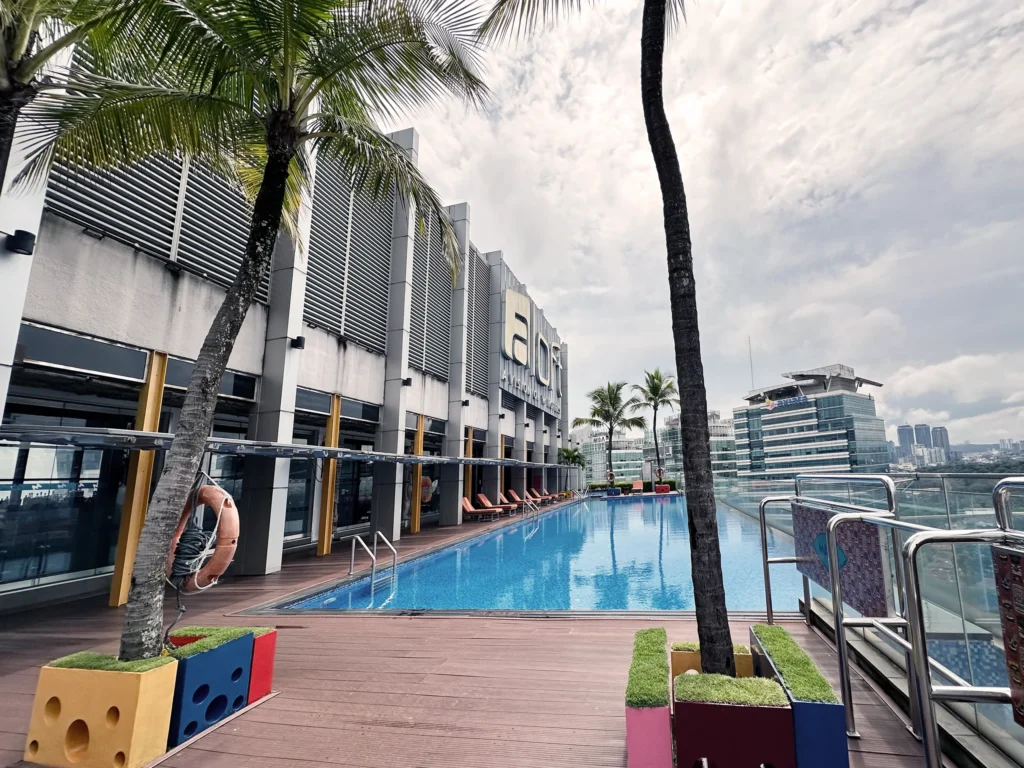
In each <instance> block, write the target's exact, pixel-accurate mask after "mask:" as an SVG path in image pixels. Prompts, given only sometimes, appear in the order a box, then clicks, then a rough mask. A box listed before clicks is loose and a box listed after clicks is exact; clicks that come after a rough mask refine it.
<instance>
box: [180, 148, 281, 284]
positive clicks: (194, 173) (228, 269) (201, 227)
mask: <svg viewBox="0 0 1024 768" xmlns="http://www.w3.org/2000/svg"><path fill="white" fill-rule="evenodd" d="M250 216H251V207H250V205H249V203H248V201H247V200H246V199H245V197H244V196H243V195H242V193H241V192H240V191H239V190H237V189H235V188H234V187H233V186H232V185H231V184H229V183H228V182H226V181H225V180H224V179H222V178H220V177H219V176H216V175H215V174H213V173H211V172H210V171H209V170H207V169H205V168H203V167H201V166H200V165H198V164H193V165H192V166H191V168H189V173H188V186H187V188H186V190H185V207H184V211H183V212H182V219H181V237H180V241H179V244H178V261H179V262H181V263H182V264H183V265H185V266H187V267H190V268H191V269H192V270H194V271H196V272H198V273H200V274H201V275H203V276H204V277H205V278H206V279H208V280H211V281H212V282H215V283H217V284H218V285H222V286H224V287H225V288H226V287H228V286H229V285H231V282H232V281H233V280H234V279H235V275H236V274H237V273H238V268H239V266H240V265H241V264H242V258H243V257H244V255H245V243H246V240H247V239H248V235H249V219H250ZM269 284H270V269H269V268H268V269H267V274H265V275H264V276H263V283H262V285H261V286H260V289H259V291H258V292H257V294H256V299H257V300H258V301H263V302H265V301H267V298H268V295H269Z"/></svg>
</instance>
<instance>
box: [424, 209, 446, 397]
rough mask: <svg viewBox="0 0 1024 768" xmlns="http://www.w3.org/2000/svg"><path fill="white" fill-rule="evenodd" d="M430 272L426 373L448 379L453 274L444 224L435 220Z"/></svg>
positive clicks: (428, 282)
mask: <svg viewBox="0 0 1024 768" xmlns="http://www.w3.org/2000/svg"><path fill="white" fill-rule="evenodd" d="M429 266H430V273H429V280H428V281H427V308H426V309H427V312H426V338H427V341H426V350H424V361H425V364H424V368H425V369H426V371H427V373H429V374H432V375H434V376H436V377H437V378H439V379H441V380H442V381H448V356H449V352H450V347H451V339H450V334H451V324H452V273H451V270H450V269H448V260H447V259H446V258H445V257H444V243H443V241H442V239H441V226H440V224H439V222H438V221H437V220H436V219H435V220H434V221H432V222H431V227H430V265H429Z"/></svg>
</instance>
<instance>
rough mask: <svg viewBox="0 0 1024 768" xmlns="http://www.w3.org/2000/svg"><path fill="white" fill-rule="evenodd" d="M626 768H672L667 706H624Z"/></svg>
mask: <svg viewBox="0 0 1024 768" xmlns="http://www.w3.org/2000/svg"><path fill="white" fill-rule="evenodd" d="M626 756H627V760H626V764H627V768H672V715H671V714H669V709H668V707H653V708H651V709H635V708H633V707H626Z"/></svg>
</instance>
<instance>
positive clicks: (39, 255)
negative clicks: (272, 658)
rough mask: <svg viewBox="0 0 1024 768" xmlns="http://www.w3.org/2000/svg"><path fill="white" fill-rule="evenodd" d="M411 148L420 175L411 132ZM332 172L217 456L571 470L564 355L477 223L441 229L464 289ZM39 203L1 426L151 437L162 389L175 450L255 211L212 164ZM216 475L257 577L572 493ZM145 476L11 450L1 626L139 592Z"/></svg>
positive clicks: (15, 302)
mask: <svg viewBox="0 0 1024 768" xmlns="http://www.w3.org/2000/svg"><path fill="white" fill-rule="evenodd" d="M394 138H395V141H396V142H398V143H399V144H400V145H402V146H404V147H405V148H406V149H407V151H408V152H409V153H410V155H411V157H412V158H413V160H415V159H416V158H417V154H418V136H417V134H416V133H415V131H413V130H405V131H402V132H399V133H397V134H395V135H394ZM316 165H317V167H316V169H315V171H316V173H315V184H314V187H313V190H312V197H311V205H310V206H309V208H308V211H307V213H308V215H307V216H306V218H305V220H304V221H303V222H302V224H301V227H302V229H301V232H300V238H299V242H301V243H303V244H304V246H303V247H300V246H297V245H296V242H295V241H293V240H292V238H291V237H289V236H286V235H282V236H281V237H280V238H279V243H278V247H277V249H276V252H275V254H274V261H273V266H272V268H271V270H270V273H269V274H268V276H267V278H266V279H265V280H264V283H263V286H262V288H261V290H260V292H259V295H258V297H257V299H256V301H254V302H253V304H252V305H251V307H250V308H249V312H248V316H247V317H246V319H245V323H244V325H243V326H242V329H241V332H240V333H239V335H238V340H237V343H236V344H235V347H234V351H233V353H232V355H231V359H230V361H229V364H228V370H227V373H226V374H225V376H224V380H223V383H222V385H221V390H220V398H219V400H218V403H217V407H216V414H215V418H214V425H213V430H212V434H213V436H215V437H222V438H227V439H235V440H241V439H254V440H261V441H273V442H280V443H293V444H294V443H299V444H305V445H311V446H315V445H334V446H339V447H342V448H353V449H357V450H368V449H376V450H378V451H383V452H387V453H391V454H402V453H412V452H420V451H422V453H425V454H434V455H443V456H454V457H461V456H464V455H465V454H467V453H469V452H472V455H473V456H475V457H480V456H484V457H492V458H497V457H506V458H514V459H520V460H524V461H534V462H545V463H550V464H552V465H554V464H555V462H557V451H558V448H559V447H560V446H565V445H567V441H568V432H569V430H568V424H567V422H566V418H567V415H568V414H567V408H566V401H565V397H566V393H567V391H568V348H567V345H566V344H565V342H564V341H563V340H562V339H561V338H560V336H559V334H558V332H557V330H556V329H555V328H554V326H553V325H552V323H551V322H550V320H549V319H548V317H547V316H546V314H545V312H544V311H542V310H541V308H540V307H538V306H537V305H536V304H535V303H534V301H533V300H532V299H531V297H530V292H529V291H528V290H527V287H526V285H525V284H524V283H523V282H522V281H521V279H520V276H517V275H516V274H514V273H513V271H512V269H511V267H510V264H509V261H508V260H506V258H505V256H504V255H503V254H502V252H501V251H492V252H483V251H481V250H480V249H479V248H478V247H477V245H476V244H475V242H474V241H473V240H472V238H471V234H470V225H471V217H470V207H469V205H468V204H465V203H462V204H458V205H453V206H451V207H450V208H448V209H447V211H448V216H449V218H450V220H451V222H452V223H453V225H454V227H455V230H456V232H457V234H458V238H459V243H460V246H461V250H462V252H461V255H460V262H461V263H460V270H459V273H458V277H457V280H456V281H455V283H454V285H453V281H452V278H451V274H450V272H449V268H448V266H447V264H446V261H445V256H444V253H443V249H442V245H441V232H440V226H439V221H438V220H437V219H436V218H435V219H434V220H433V221H427V222H426V223H425V225H424V226H423V227H420V226H417V224H416V218H415V215H414V213H413V212H412V211H411V210H410V209H409V208H408V207H407V206H406V204H405V203H404V201H402V200H400V199H398V198H397V197H395V196H391V197H388V198H386V199H383V200H378V201H374V200H371V199H370V198H369V197H368V196H366V195H363V194H361V193H357V192H356V191H355V190H354V189H353V188H352V185H351V183H350V181H351V180H350V177H349V175H348V174H346V172H345V171H344V169H343V168H341V167H339V166H338V165H337V164H335V163H333V162H328V161H322V162H319V163H317V164H316ZM39 205H40V211H37V215H38V216H40V217H41V220H40V228H39V230H38V236H37V238H36V242H35V246H34V253H28V254H21V253H17V254H16V253H14V252H10V253H8V252H4V253H3V254H2V256H0V299H2V300H0V304H2V305H3V306H4V307H6V308H8V309H10V308H11V307H22V306H23V310H20V311H18V310H15V311H14V312H6V313H0V314H2V317H0V322H4V323H6V324H5V325H2V326H0V356H2V355H7V357H4V358H3V359H2V360H0V374H2V375H0V405H4V411H3V423H4V425H5V427H6V428H20V427H27V426H36V425H50V426H68V427H72V426H73V427H97V428H111V429H130V428H133V427H141V423H140V422H136V416H137V413H140V412H141V410H140V409H141V408H142V405H141V401H140V396H141V395H142V394H143V393H144V392H147V391H148V392H149V393H150V394H151V395H152V391H153V390H154V389H155V390H156V392H157V395H156V398H155V402H156V404H157V405H156V408H155V412H153V409H151V410H150V411H149V412H148V413H147V416H146V419H147V420H149V421H151V423H152V425H153V429H157V430H159V431H163V432H174V429H175V426H176V424H177V420H178V417H179V412H180V408H181V404H182V398H183V392H184V388H185V386H186V384H187V382H188V379H189V375H190V374H191V372H192V368H193V362H194V360H195V357H196V355H197V354H198V353H199V349H200V345H201V344H202V341H203V338H204V337H205V335H206V332H207V329H208V328H209V326H210V323H211V321H212V319H213V316H214V314H215V313H216V311H217V309H218V308H219V306H220V304H221V301H222V299H223V296H224V288H225V287H226V286H227V285H228V284H229V283H230V282H231V280H232V278H233V276H234V274H235V272H236V270H237V268H238V265H239V264H240V262H241V258H242V253H243V250H244V246H245V239H246V233H247V228H248V212H247V205H246V203H245V201H244V199H243V198H242V197H241V195H240V194H239V193H238V192H237V191H236V190H235V189H234V188H232V187H230V186H228V185H227V184H225V183H224V182H222V181H221V180H219V179H218V178H217V177H215V176H213V175H212V174H210V173H209V172H207V171H206V170H205V169H203V168H202V167H200V166H198V165H195V164H192V165H190V164H188V163H183V162H182V161H181V160H180V159H176V158H160V159H155V160H152V161H149V162H146V163H142V164H141V165H138V166H135V167H132V168H130V169H123V170H120V171H117V172H114V173H102V174H100V173H88V174H82V175H75V174H72V173H71V172H70V171H69V170H68V169H67V168H64V167H62V166H60V165H57V166H56V167H55V168H54V170H53V172H52V174H51V176H50V179H49V181H48V186H47V188H46V192H45V201H43V199H42V195H40V201H39ZM8 242H10V241H8ZM0 247H2V246H0ZM29 250H31V249H29ZM536 277H537V278H538V279H555V275H554V274H549V275H537V276H536ZM8 316H10V318H8ZM8 377H9V380H10V383H9V388H8V386H7V381H6V380H7V378H8ZM150 401H151V402H152V398H151V399H150ZM329 425H335V426H333V427H332V428H329ZM420 445H422V449H420V448H419V446H420ZM639 453H640V449H638V450H637V454H638V464H639ZM160 461H161V458H160V455H159V454H158V456H157V468H156V474H158V473H159V462H160ZM203 470H204V471H205V472H207V473H208V474H209V475H210V476H211V477H212V478H213V479H214V480H215V481H216V482H218V483H219V484H221V485H222V486H224V487H225V488H227V489H228V490H229V491H230V492H231V493H232V494H233V495H234V497H235V499H236V500H237V501H238V503H239V508H240V511H241V517H242V533H241V537H240V540H239V548H238V551H237V553H236V556H235V561H234V564H233V566H232V569H233V572H234V573H239V574H260V573H269V572H273V571H276V570H278V569H279V568H280V564H281V558H282V554H283V552H285V551H287V550H290V549H293V548H303V547H309V546H311V545H316V546H317V547H318V549H323V548H324V547H325V545H327V544H329V542H330V541H332V540H337V539H338V538H341V537H345V536H351V535H352V534H355V533H361V532H362V533H365V532H367V531H370V530H374V529H375V530H380V531H382V532H383V533H385V535H386V536H387V537H388V538H390V539H392V540H395V539H398V538H400V537H401V536H402V535H403V533H407V532H415V531H416V530H417V529H418V528H419V527H420V526H426V525H431V524H441V525H457V524H459V523H461V521H462V514H461V499H462V497H463V495H464V494H468V493H470V492H475V491H479V490H484V491H486V492H487V493H488V494H489V495H490V496H491V498H492V499H494V498H496V496H497V492H498V490H499V487H501V486H499V483H500V484H501V485H502V486H503V487H505V488H507V487H509V486H512V487H518V488H519V489H520V491H522V490H525V486H526V484H527V483H529V484H531V485H535V486H547V487H549V488H553V487H556V486H557V485H558V478H559V475H558V474H557V472H556V470H555V469H554V468H552V469H551V470H546V469H545V470H540V469H530V470H529V471H528V470H527V469H525V468H515V469H509V470H499V469H498V468H497V467H488V468H486V469H481V468H479V467H478V468H475V469H472V470H469V471H465V470H464V468H463V467H459V466H456V465H447V466H437V465H433V466H432V465H423V468H422V470H421V471H422V478H420V480H421V483H420V484H421V488H422V492H421V493H419V494H415V495H414V494H412V493H411V486H412V484H413V480H412V478H413V477H416V476H417V475H416V473H417V470H416V469H412V468H410V466H409V465H402V464H396V463H385V462H376V463H363V462H354V461H340V462H338V467H337V473H336V480H335V481H334V483H333V485H331V484H329V483H328V479H327V478H325V473H324V462H323V461H322V460H315V459H289V458H276V459H275V458H273V457H247V458H243V457H240V456H231V455H207V457H206V458H205V459H204V462H203ZM130 471H131V469H130V466H129V456H128V453H127V452H126V451H117V450H99V449H97V450H91V449H81V448H72V447H68V448H53V447H45V446H44V447H35V446H33V447H28V446H24V445H23V446H18V445H10V444H8V445H7V446H4V447H0V610H2V609H3V608H4V607H5V605H6V606H10V605H12V604H14V603H17V601H18V600H20V602H21V604H24V603H25V601H27V600H38V599H40V595H41V592H40V591H42V590H45V589H50V588H53V589H58V588H59V591H60V594H61V596H62V597H64V598H67V597H69V596H71V595H73V594H75V593H85V592H102V591H104V590H106V589H109V588H110V584H111V580H112V573H113V571H114V566H115V564H118V565H119V568H120V570H119V571H118V574H117V578H116V579H115V581H117V580H120V581H121V582H122V586H123V585H124V584H126V583H127V582H125V581H124V579H125V578H126V576H125V568H127V569H128V570H129V571H130V562H129V564H128V566H124V567H121V566H123V563H120V562H116V561H117V558H118V554H117V553H118V551H119V550H118V546H119V545H118V541H119V531H120V530H121V528H122V525H124V524H126V523H125V521H135V523H138V522H139V521H140V520H141V517H140V516H141V515H143V514H144V505H145V499H143V500H142V502H141V507H140V506H139V505H137V504H136V505H135V506H133V505H132V502H131V500H128V501H126V500H125V499H126V492H125V491H126V487H127V485H128V483H129V481H130V477H129V473H130ZM3 489H7V490H3ZM11 489H15V490H11ZM413 498H417V499H418V502H419V503H418V504H417V503H416V502H414V501H412V499H413ZM321 510H326V512H325V514H324V515H323V519H321ZM324 532H326V536H325V534H324ZM117 589H118V587H117V585H116V584H115V587H114V590H113V591H112V594H114V593H115V592H117ZM125 594H126V590H125ZM42 599H45V595H42ZM114 602H115V603H116V602H117V600H116V599H115V601H114ZM121 602H123V600H122V601H121Z"/></svg>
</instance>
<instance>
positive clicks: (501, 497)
mask: <svg viewBox="0 0 1024 768" xmlns="http://www.w3.org/2000/svg"><path fill="white" fill-rule="evenodd" d="M516 498H519V497H518V496H517V497H516ZM498 501H500V502H501V503H502V504H508V505H509V506H512V507H515V508H516V511H517V512H525V511H526V502H525V501H523V500H522V499H519V501H517V502H515V503H514V504H512V503H510V502H509V500H508V499H506V498H505V494H504V493H500V492H499V493H498Z"/></svg>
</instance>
